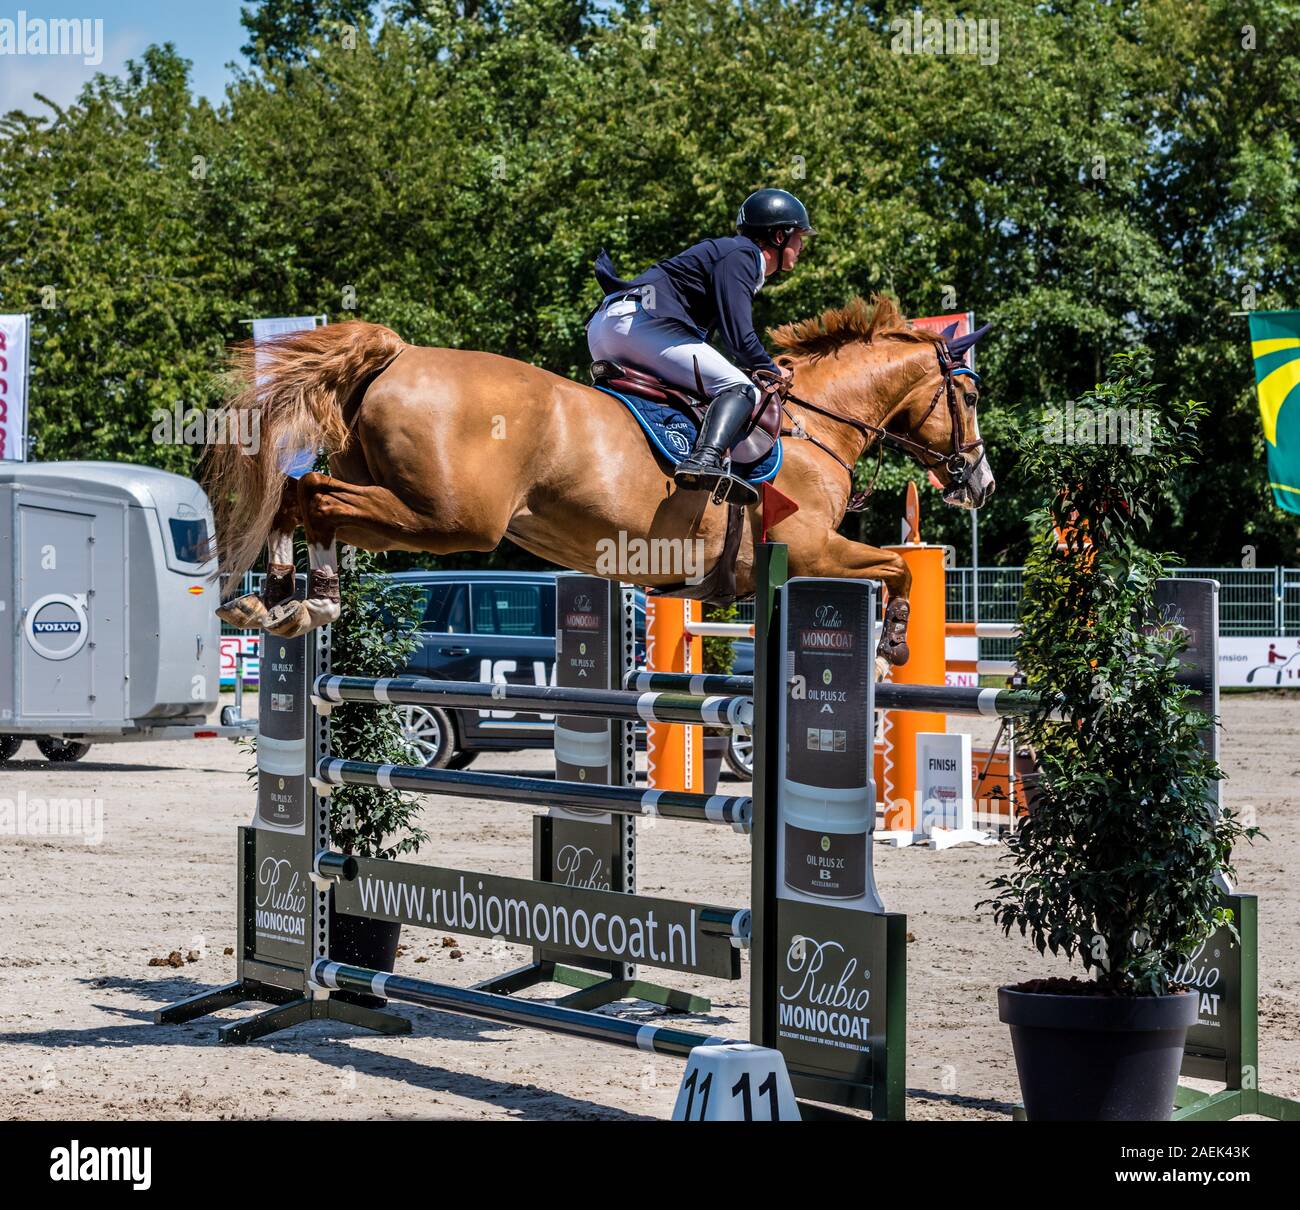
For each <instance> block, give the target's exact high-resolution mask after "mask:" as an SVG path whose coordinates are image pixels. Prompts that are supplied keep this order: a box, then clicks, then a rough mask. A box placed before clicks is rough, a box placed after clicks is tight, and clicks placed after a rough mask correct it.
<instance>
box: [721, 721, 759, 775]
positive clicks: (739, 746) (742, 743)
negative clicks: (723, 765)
mask: <svg viewBox="0 0 1300 1210" xmlns="http://www.w3.org/2000/svg"><path fill="white" fill-rule="evenodd" d="M727 767H728V768H729V769H730V770H731V771H732V772H733V773H734V774H735V775H736V776H737V777H753V776H754V733H753V732H752V731H751V730H750V729H749V728H748V727H737V728H736V729H735V730H734V731H733V732H732V733H731V742H730V743H729V744H728V745H727Z"/></svg>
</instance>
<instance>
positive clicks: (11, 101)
mask: <svg viewBox="0 0 1300 1210" xmlns="http://www.w3.org/2000/svg"><path fill="white" fill-rule="evenodd" d="M104 42H105V44H104V61H103V62H102V63H99V64H97V65H96V66H93V67H92V66H88V65H87V64H85V63H83V62H82V61H81V59H79V58H76V57H74V56H71V55H5V56H4V58H3V60H0V62H3V70H2V71H0V113H8V112H9V111H10V110H11V109H22V110H25V111H26V112H28V113H41V114H44V113H48V112H49V110H48V109H47V107H46V106H44V105H42V104H41V103H40V102H39V101H37V100H36V99H35V98H34V97H33V95H32V94H33V93H38V92H39V93H43V94H44V95H45V96H47V97H49V98H50V100H51V101H54V102H55V103H56V104H58V105H68V104H70V103H71V102H72V101H74V100H76V98H77V94H78V93H79V92H81V90H82V88H83V87H84V86H85V85H86V84H87V83H89V82H90V80H92V79H93V78H94V77H95V75H96V73H98V72H102V73H103V74H105V75H110V76H112V75H120V74H121V73H122V71H123V69H124V68H125V66H126V61H127V59H138V58H139V57H140V55H141V53H142V52H143V51H144V49H145V47H146V46H148V45H149V42H150V38H149V35H148V34H146V33H145V32H144V31H143V30H122V31H121V32H119V33H116V34H113V35H111V36H107V35H106V37H105V40H104Z"/></svg>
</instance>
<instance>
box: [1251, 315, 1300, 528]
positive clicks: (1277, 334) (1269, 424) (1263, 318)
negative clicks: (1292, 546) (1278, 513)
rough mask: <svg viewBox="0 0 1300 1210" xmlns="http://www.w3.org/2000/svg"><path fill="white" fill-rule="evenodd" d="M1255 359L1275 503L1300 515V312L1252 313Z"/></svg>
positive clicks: (1269, 473)
mask: <svg viewBox="0 0 1300 1210" xmlns="http://www.w3.org/2000/svg"><path fill="white" fill-rule="evenodd" d="M1250 355H1251V356H1252V357H1253V358H1254V359H1255V387H1256V389H1257V390H1258V391H1259V411H1260V415H1261V416H1262V418H1263V421H1264V439H1265V440H1266V441H1267V442H1268V484H1269V486H1270V487H1271V488H1272V489H1273V501H1274V503H1276V504H1277V506H1278V508H1281V509H1285V510H1286V511H1287V512H1289V513H1300V311H1252V312H1251V313H1250Z"/></svg>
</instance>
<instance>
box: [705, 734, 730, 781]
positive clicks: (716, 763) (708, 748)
mask: <svg viewBox="0 0 1300 1210" xmlns="http://www.w3.org/2000/svg"><path fill="white" fill-rule="evenodd" d="M730 746H731V736H730V735H709V734H707V733H706V734H705V736H704V793H705V794H716V793H717V792H718V781H719V779H720V778H721V777H722V762H723V761H724V760H726V758H727V749H728V748H729V747H730Z"/></svg>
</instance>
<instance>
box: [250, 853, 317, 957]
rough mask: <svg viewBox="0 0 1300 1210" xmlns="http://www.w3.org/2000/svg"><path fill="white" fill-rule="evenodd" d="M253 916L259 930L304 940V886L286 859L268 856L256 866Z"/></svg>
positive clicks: (305, 905)
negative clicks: (255, 896)
mask: <svg viewBox="0 0 1300 1210" xmlns="http://www.w3.org/2000/svg"><path fill="white" fill-rule="evenodd" d="M254 916H255V919H256V921H257V931H258V933H269V934H271V935H273V936H276V937H285V938H289V939H291V940H294V941H304V940H306V937H307V888H306V884H305V883H304V882H303V880H302V879H301V878H300V877H299V876H298V872H297V871H296V870H295V869H294V868H293V867H292V866H291V865H290V864H289V862H288V861H285V860H283V859H281V858H274V857H268V858H266V859H265V860H264V861H263V862H262V864H261V865H260V866H259V867H258V871H257V903H256V905H255V907H254Z"/></svg>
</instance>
